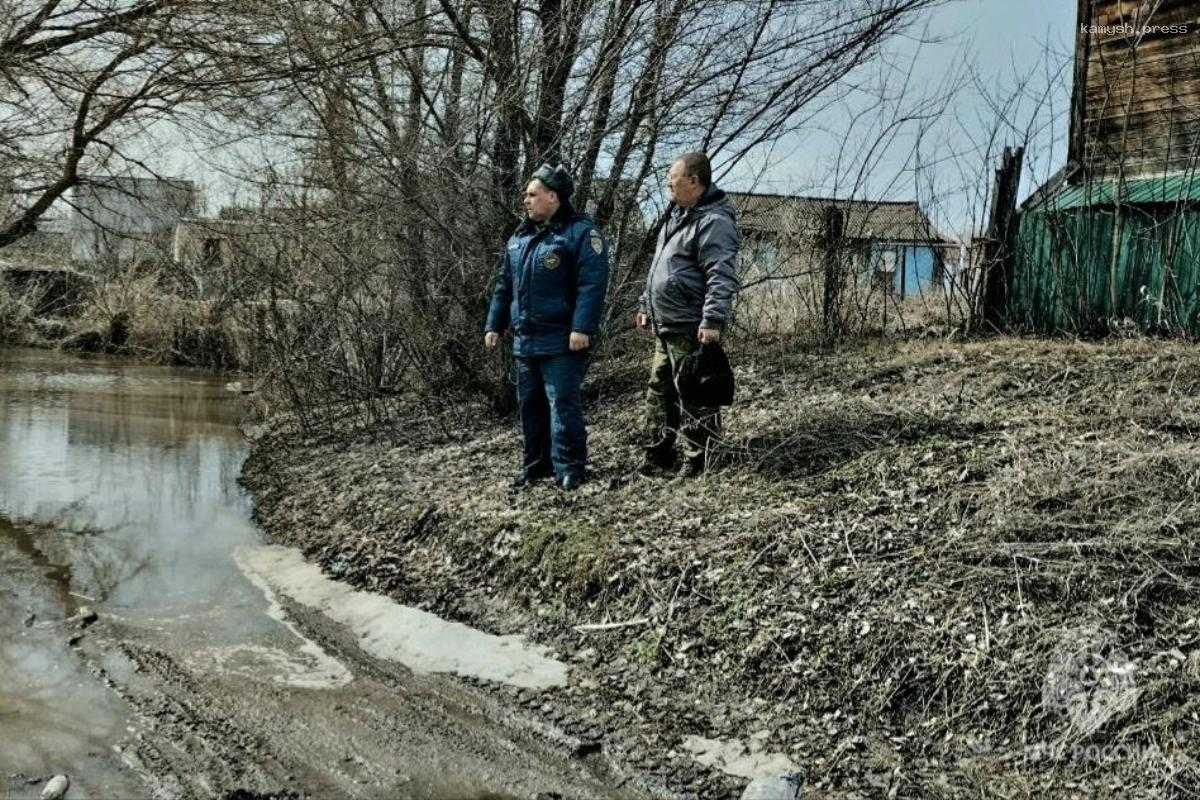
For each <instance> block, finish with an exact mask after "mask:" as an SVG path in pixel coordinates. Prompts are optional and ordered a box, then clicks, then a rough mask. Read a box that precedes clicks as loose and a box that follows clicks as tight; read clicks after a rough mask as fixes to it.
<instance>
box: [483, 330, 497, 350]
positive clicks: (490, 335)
mask: <svg viewBox="0 0 1200 800" xmlns="http://www.w3.org/2000/svg"><path fill="white" fill-rule="evenodd" d="M498 344H500V334H498V333H496V332H495V331H488V332H487V333H485V334H484V335H483V345H484V347H486V348H488V349H489V350H490V349H492V348H493V347H495V346H496V345H498Z"/></svg>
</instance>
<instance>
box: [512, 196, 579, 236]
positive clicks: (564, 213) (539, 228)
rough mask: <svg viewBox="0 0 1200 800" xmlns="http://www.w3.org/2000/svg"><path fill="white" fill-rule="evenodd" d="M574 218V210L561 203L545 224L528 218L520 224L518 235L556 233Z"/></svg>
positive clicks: (568, 205)
mask: <svg viewBox="0 0 1200 800" xmlns="http://www.w3.org/2000/svg"><path fill="white" fill-rule="evenodd" d="M574 217H575V209H574V208H573V207H572V206H571V204H570V203H563V204H561V205H560V206H559V207H558V211H555V212H554V216H552V217H551V218H550V219H548V220H546V221H545V222H534V221H533V220H531V219H530V218H529V217H526V218H525V221H524V222H522V223H521V227H520V229H519V230H518V233H521V234H525V235H529V234H536V233H542V232H544V231H549V232H550V233H558V232H560V231H562V230H563V229H564V228H566V227H567V224H568V223H570V222H571V220H572V219H574Z"/></svg>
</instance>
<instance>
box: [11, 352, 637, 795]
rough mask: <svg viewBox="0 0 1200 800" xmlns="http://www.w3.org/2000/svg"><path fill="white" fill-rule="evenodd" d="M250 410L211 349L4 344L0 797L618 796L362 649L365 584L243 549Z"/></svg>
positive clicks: (441, 684)
mask: <svg viewBox="0 0 1200 800" xmlns="http://www.w3.org/2000/svg"><path fill="white" fill-rule="evenodd" d="M240 413H241V402H240V398H239V397H238V396H237V395H236V394H234V393H232V392H229V391H227V390H226V389H225V384H224V380H223V379H221V378H220V377H218V376H214V375H210V374H207V373H204V372H199V371H189V370H179V369H170V368H162V367H147V366H144V365H135V364H130V363H124V362H121V361H117V360H110V359H91V360H82V359H77V358H74V357H68V356H64V355H61V354H57V353H51V352H45V351H31V350H0V779H2V780H3V781H4V782H3V783H0V787H3V788H0V798H17V797H26V796H30V797H32V796H36V795H37V792H38V791H39V790H40V786H39V785H38V779H39V778H41V779H44V778H45V777H47V776H49V775H51V774H54V773H58V772H66V773H69V774H71V776H72V779H73V788H72V791H71V794H70V795H68V796H69V797H141V796H150V795H151V794H153V795H155V796H161V797H171V796H179V797H187V796H217V797H219V796H224V795H226V794H228V793H230V792H235V791H245V792H252V793H253V792H262V793H267V792H273V791H283V790H286V791H295V792H300V793H303V794H306V795H308V796H315V797H321V796H330V797H332V796H356V797H430V798H452V797H454V798H458V797H463V798H484V797H526V796H529V797H533V796H537V794H538V793H539V792H541V791H553V792H560V793H562V794H563V795H564V796H572V797H574V796H579V797H584V796H596V797H608V796H626V795H624V794H622V793H619V792H615V791H611V792H610V791H609V790H608V789H606V788H604V785H605V784H606V783H607V781H602V780H598V779H597V778H596V775H595V769H594V768H592V767H587V768H585V766H584V765H581V764H578V763H576V762H574V761H571V760H570V759H568V758H566V756H564V755H562V754H560V753H559V752H558V751H557V750H556V749H555V748H553V747H551V746H550V745H548V744H547V743H546V742H543V741H541V740H538V739H536V738H535V737H532V736H531V735H530V734H529V733H528V732H520V731H516V732H514V731H512V730H511V729H510V728H511V724H506V725H501V724H500V723H498V722H496V720H495V717H496V716H497V714H496V713H494V712H495V711H496V709H494V708H492V707H491V706H490V705H489V702H490V701H485V700H482V699H480V698H479V697H478V696H476V694H473V693H471V692H467V691H465V689H464V688H463V687H461V686H459V685H457V684H455V683H454V682H453V681H449V680H447V679H446V678H445V677H444V676H441V675H427V674H424V673H423V671H422V670H419V669H418V670H417V671H416V674H414V673H413V672H410V671H409V670H408V669H406V668H405V667H404V666H403V665H402V664H399V663H388V662H387V661H386V660H385V659H384V660H381V659H380V658H378V654H375V655H372V653H371V652H370V648H366V649H365V650H364V649H362V648H361V647H360V645H362V644H363V640H362V632H361V630H360V631H359V633H358V634H357V635H356V634H355V633H354V629H355V625H356V620H355V619H354V618H353V617H352V613H353V612H352V608H353V607H354V606H356V605H362V600H361V599H357V600H356V599H355V598H351V600H354V601H355V602H351V603H349V604H348V603H346V602H341V601H340V600H339V601H338V602H337V603H336V604H335V603H334V600H338V598H337V597H336V596H335V593H333V592H332V591H326V593H325V594H324V595H322V596H321V598H313V597H305V596H304V595H305V592H303V591H299V589H300V588H302V587H295V588H294V590H293V591H292V595H293V596H291V597H289V596H287V595H286V594H282V595H280V593H281V592H287V591H288V590H289V589H288V586H287V584H286V581H278V580H276V579H274V578H271V576H270V575H269V574H267V573H264V572H262V570H261V569H260V570H259V571H258V572H255V571H254V570H246V569H245V562H246V560H247V554H251V555H253V554H254V553H261V552H264V551H263V549H262V548H263V542H262V538H261V536H260V534H259V532H258V531H257V529H256V528H255V527H254V526H253V524H252V523H251V522H250V503H249V500H248V499H247V497H246V496H245V495H244V494H243V493H242V491H241V490H240V489H239V487H238V485H237V482H236V478H237V475H238V473H239V470H240V468H241V464H242V461H243V460H244V458H245V456H246V453H247V446H246V444H245V442H244V441H243V439H242V437H241V436H240V434H239V432H238V429H237V425H236V422H237V420H238V417H239V415H240ZM272 552H274V555H273V558H275V559H276V560H278V559H280V558H286V557H287V556H286V554H282V555H281V554H280V553H278V552H275V551H272ZM237 554H241V555H240V558H241V565H240V566H239V560H238V557H236V556H237ZM259 560H260V561H261V558H260V559H259ZM260 566H261V565H260ZM264 575H265V576H266V577H264ZM272 581H274V583H272ZM308 594H311V592H308ZM277 595H279V596H277ZM297 595H298V596H297ZM330 598H333V599H330ZM306 600H307V602H308V603H309V605H307V606H306V605H305V602H306ZM374 604H375V601H372V602H371V609H370V610H371V613H372V614H378V613H381V612H380V609H378V608H375V605H374ZM317 605H323V608H318V607H316V606H317ZM83 606H88V607H90V608H93V609H95V610H96V611H97V612H99V615H100V621H99V622H98V623H96V625H94V626H92V627H90V628H88V629H87V630H86V631H80V630H79V626H78V624H77V623H75V622H73V621H71V619H70V618H71V617H73V616H74V615H76V614H77V613H78V612H79V609H80V608H81V607H83ZM347 608H350V609H351V610H347ZM334 610H336V611H337V613H336V614H335V613H333V611H334ZM385 611H386V610H385ZM386 613H389V614H392V613H393V612H390V611H387V612H386ZM348 615H351V616H348ZM394 616H395V618H396V619H398V620H400V619H405V618H408V617H409V616H411V615H406V614H403V613H398V612H396V613H394ZM389 618H390V617H389ZM359 627H360V628H362V626H361V625H360V626H359ZM347 631H349V632H348V633H347ZM79 634H82V636H83V639H82V641H80V642H74V643H71V641H70V640H71V639H72V638H73V637H74V636H76V635H79ZM391 635H392V634H391V633H389V636H391ZM397 641H399V642H400V643H401V644H402V645H403V646H394V647H393V649H394V650H396V651H397V652H405V648H409V642H410V641H419V637H418V638H417V639H409V638H406V637H403V636H401V637H400V638H399V639H398V640H397ZM481 646H483V645H481ZM504 646H505V647H506V648H509V650H511V651H514V652H515V651H519V649H520V647H521V646H522V645H521V643H519V642H517V643H515V644H514V643H512V642H506V643H505V645H504ZM409 649H411V648H409ZM531 658H535V659H536V663H537V664H538V665H544V664H550V666H551V667H552V670H551V671H552V672H554V670H555V669H557V668H555V667H553V663H552V660H551V659H550V658H549V656H548V655H546V654H542V653H540V652H538V653H535V654H534V656H531ZM443 660H446V659H443ZM483 660H484V662H486V661H487V659H486V658H484V659H483ZM439 663H440V662H439ZM448 663H453V664H461V663H465V662H463V660H462V659H452V660H448ZM414 669H415V667H414ZM520 670H525V667H523V666H521V667H519V669H518V670H517V671H520ZM446 671H457V669H456V667H453V666H451V667H446ZM525 671H526V672H527V670H525ZM559 671H560V672H561V670H559ZM562 674H563V675H565V673H562Z"/></svg>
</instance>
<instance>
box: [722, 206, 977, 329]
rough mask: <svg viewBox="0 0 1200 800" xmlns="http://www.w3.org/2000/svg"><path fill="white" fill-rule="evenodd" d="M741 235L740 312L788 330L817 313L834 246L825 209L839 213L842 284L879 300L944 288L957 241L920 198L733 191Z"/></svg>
mask: <svg viewBox="0 0 1200 800" xmlns="http://www.w3.org/2000/svg"><path fill="white" fill-rule="evenodd" d="M728 194H729V199H730V201H731V202H732V203H733V204H734V206H735V207H736V208H737V210H738V230H739V231H740V232H741V234H742V250H741V262H742V263H741V265H740V277H741V281H742V286H743V290H742V292H741V294H740V297H739V300H738V312H737V313H738V316H739V318H740V319H741V320H742V321H743V322H745V323H747V324H748V325H749V326H751V327H754V328H758V329H762V330H787V329H792V328H795V327H797V326H799V325H801V324H802V323H803V321H804V320H806V319H807V320H811V319H812V318H814V317H819V316H820V313H821V312H820V309H821V303H822V298H823V297H824V278H825V269H826V260H827V254H828V253H829V247H828V246H827V243H826V242H825V240H824V235H825V230H824V226H825V215H826V210H827V209H829V208H831V207H836V208H837V209H838V210H839V211H840V212H841V215H842V238H841V240H840V241H839V242H838V244H837V250H836V255H837V263H838V265H839V267H838V268H839V270H840V272H841V274H842V276H843V277H842V280H843V290H851V291H858V292H859V294H860V295H862V296H866V295H873V296H874V297H875V298H876V301H882V300H884V299H887V300H888V302H891V301H892V300H904V299H906V298H912V297H919V296H921V295H925V294H927V293H929V292H931V291H937V290H940V288H941V287H942V285H943V282H944V280H945V278H946V275H947V272H946V268H947V266H948V265H949V266H954V265H957V263H958V260H959V249H960V246H959V244H958V243H957V242H954V241H952V240H950V239H949V238H947V237H946V236H944V235H942V234H941V233H939V232H938V230H937V228H936V227H935V226H934V225H933V223H932V222H931V221H930V219H929V216H928V215H927V214H926V213H925V211H924V210H923V209H922V208H921V206H920V205H919V204H918V203H916V202H915V201H911V200H909V201H876V200H850V199H846V198H833V197H805V196H798V195H780V194H762V193H749V192H729V193H728Z"/></svg>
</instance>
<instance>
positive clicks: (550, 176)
mask: <svg viewBox="0 0 1200 800" xmlns="http://www.w3.org/2000/svg"><path fill="white" fill-rule="evenodd" d="M533 178H535V179H537V180H539V181H541V182H542V184H543V185H544V186H545V187H546V188H547V189H549V190H550V191H552V192H554V193H555V194H557V195H558V199H559V200H560V201H561V202H566V201H567V200H569V199H570V197H571V192H573V191H575V181H573V180H572V179H571V174H570V173H569V172H567V170H566V167H564V166H563V165H562V164H559V165H557V166H554V165H551V164H542V165H541V166H540V167H538V168H537V170H536V171H535V172H534V173H533Z"/></svg>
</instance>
